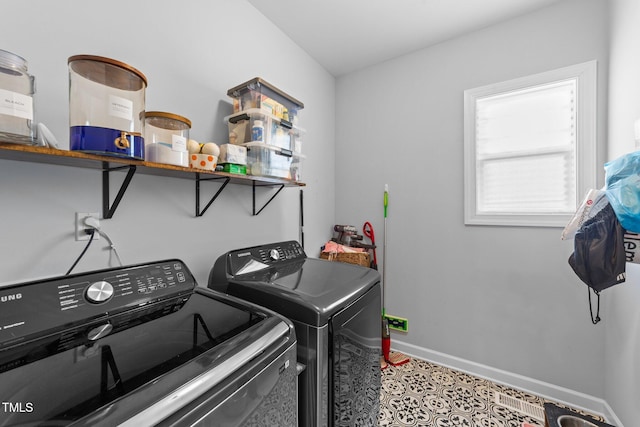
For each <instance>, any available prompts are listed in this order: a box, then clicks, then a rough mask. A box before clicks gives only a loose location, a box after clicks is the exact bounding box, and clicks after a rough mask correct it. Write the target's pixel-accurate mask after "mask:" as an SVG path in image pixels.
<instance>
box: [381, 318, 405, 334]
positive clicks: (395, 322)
mask: <svg viewBox="0 0 640 427" xmlns="http://www.w3.org/2000/svg"><path fill="white" fill-rule="evenodd" d="M384 317H385V319H387V322H389V329H394V330H396V331H402V332H408V331H409V320H408V319H405V318H404V317H398V316H391V315H389V314H385V315H384Z"/></svg>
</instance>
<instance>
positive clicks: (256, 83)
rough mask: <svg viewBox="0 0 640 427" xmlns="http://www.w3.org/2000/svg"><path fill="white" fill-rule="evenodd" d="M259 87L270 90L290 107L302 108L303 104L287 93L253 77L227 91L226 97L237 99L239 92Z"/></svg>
mask: <svg viewBox="0 0 640 427" xmlns="http://www.w3.org/2000/svg"><path fill="white" fill-rule="evenodd" d="M261 86H264V87H265V88H267V89H268V90H270V91H271V92H273V93H274V94H276V95H278V96H279V97H280V98H281V99H282V100H284V101H287V102H289V103H291V104H292V107H294V108H295V107H298V109H302V108H304V104H303V103H302V102H300V101H298V100H297V99H295V98H294V97H293V96H291V95H288V94H287V93H285V92H283V91H282V90H280V89H278V88H277V87H275V86H274V85H272V84H271V83H268V82H266V81H264V80H263V79H262V78H260V77H254V78H253V79H251V80H249V81H247V82H244V83H242V84H241V85H238V86H236V87H233V88H231V89H229V90H228V91H227V95H228V96H230V97H237V96H239V94H240V93H241V92H244V91H247V90H252V89H254V88H256V87H257V88H260V87H261ZM276 101H277V100H276Z"/></svg>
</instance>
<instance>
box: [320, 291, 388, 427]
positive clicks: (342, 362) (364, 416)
mask: <svg viewBox="0 0 640 427" xmlns="http://www.w3.org/2000/svg"><path fill="white" fill-rule="evenodd" d="M380 303H381V294H380V288H379V287H376V288H374V289H372V290H370V291H369V292H367V294H366V295H365V296H363V297H361V298H359V299H358V300H356V301H355V302H354V303H353V304H352V305H350V306H349V307H347V308H345V309H344V310H343V311H341V312H340V313H338V314H336V315H335V316H333V318H332V320H331V322H330V323H329V334H330V335H331V339H330V342H332V343H333V344H332V346H331V350H330V357H329V363H330V365H331V367H330V369H331V382H332V384H331V387H332V389H333V395H334V399H333V406H332V408H331V409H332V419H333V421H334V424H333V425H334V426H336V427H337V426H340V427H343V426H344V427H352V426H375V425H377V423H378V417H377V415H378V412H379V410H380V408H379V406H380V396H379V393H380V381H381V378H380V346H381V342H380V341H381V340H380V322H375V321H372V319H378V318H380V319H381V312H380Z"/></svg>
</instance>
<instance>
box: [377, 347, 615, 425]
mask: <svg viewBox="0 0 640 427" xmlns="http://www.w3.org/2000/svg"><path fill="white" fill-rule="evenodd" d="M496 392H500V393H503V394H506V395H508V396H511V397H514V398H516V399H520V400H522V401H525V402H528V403H530V404H532V405H536V406H540V407H542V406H543V405H544V403H545V399H542V398H540V397H538V396H535V395H532V394H530V393H526V392H524V391H520V390H515V389H512V388H509V387H506V386H503V385H500V384H495V383H493V382H491V381H489V380H486V379H482V378H478V377H474V376H472V375H469V374H466V373H463V372H459V371H455V370H453V369H449V368H446V367H443V366H439V365H436V364H433V363H430V362H427V361H424V360H420V359H415V358H413V359H411V361H410V362H409V363H406V364H404V365H401V366H397V367H394V366H391V365H389V367H387V368H386V369H384V370H383V371H382V387H381V389H380V415H379V417H378V425H379V426H381V427H404V426H416V427H419V426H424V427H427V426H435V427H521V426H522V424H523V423H525V422H526V423H529V424H531V425H533V426H539V427H543V426H544V422H543V421H540V420H538V419H536V418H533V417H530V416H528V415H525V414H522V413H520V412H517V411H514V410H511V409H509V408H506V407H505V406H502V405H499V404H496V403H495V393H496ZM554 403H555V402H554ZM556 404H557V403H556ZM560 406H562V405H560ZM598 418H599V419H602V418H601V417H598Z"/></svg>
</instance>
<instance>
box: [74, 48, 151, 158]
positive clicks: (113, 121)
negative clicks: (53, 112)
mask: <svg viewBox="0 0 640 427" xmlns="http://www.w3.org/2000/svg"><path fill="white" fill-rule="evenodd" d="M146 87H147V78H146V77H145V75H144V74H142V73H141V72H140V71H138V70H137V69H135V68H133V67H132V66H130V65H128V64H125V63H124V62H120V61H117V60H115V59H111V58H104V57H101V56H93V55H76V56H72V57H70V58H69V126H70V132H69V135H70V138H69V148H70V149H71V150H77V151H83V152H86V153H93V154H106V155H113V156H119V157H128V158H133V159H139V160H144V108H145V90H146Z"/></svg>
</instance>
